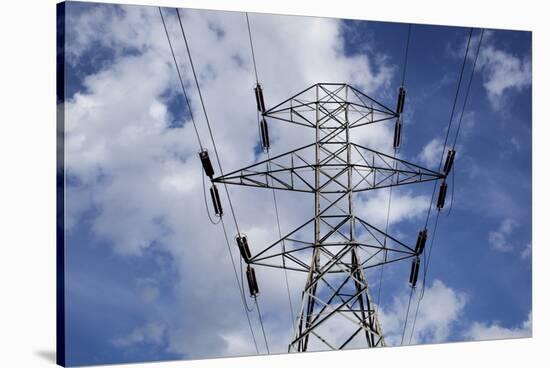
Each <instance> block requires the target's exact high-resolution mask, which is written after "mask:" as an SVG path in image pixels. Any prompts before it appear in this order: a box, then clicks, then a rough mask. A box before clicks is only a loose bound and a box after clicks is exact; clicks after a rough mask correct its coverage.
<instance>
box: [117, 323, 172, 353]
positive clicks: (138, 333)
mask: <svg viewBox="0 0 550 368" xmlns="http://www.w3.org/2000/svg"><path fill="white" fill-rule="evenodd" d="M165 332H166V326H165V325H164V324H162V323H159V322H149V323H147V324H145V325H143V326H140V327H136V328H135V329H133V330H132V331H131V332H130V333H129V334H128V335H126V336H122V337H118V338H116V339H113V340H112V341H111V342H112V344H113V345H114V346H117V347H122V348H124V347H128V346H131V345H136V344H154V345H160V344H161V343H162V340H163V338H164V336H165Z"/></svg>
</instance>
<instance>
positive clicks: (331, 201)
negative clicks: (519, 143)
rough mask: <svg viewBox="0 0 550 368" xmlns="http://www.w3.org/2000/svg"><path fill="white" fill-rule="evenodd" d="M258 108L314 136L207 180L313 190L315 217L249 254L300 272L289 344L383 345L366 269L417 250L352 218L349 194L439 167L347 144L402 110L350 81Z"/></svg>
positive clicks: (433, 176) (296, 347)
mask: <svg viewBox="0 0 550 368" xmlns="http://www.w3.org/2000/svg"><path fill="white" fill-rule="evenodd" d="M263 116H264V117H265V118H268V119H270V120H280V121H284V122H288V123H291V124H297V125H300V126H304V127H309V128H311V129H312V130H313V131H314V134H315V142H314V143H312V144H308V145H305V146H303V147H299V148H297V149H294V150H292V151H289V152H287V153H284V154H282V155H278V156H275V157H272V158H271V159H269V160H265V161H261V162H258V163H255V164H253V165H250V166H248V167H245V168H242V169H239V170H236V171H234V172H230V173H227V174H225V175H223V176H220V177H217V178H214V180H213V181H214V182H220V183H227V184H235V185H243V186H251V187H260V188H273V189H278V190H289V191H301V192H311V193H313V194H314V216H313V217H312V218H311V219H309V220H308V221H306V222H305V223H304V224H302V225H300V226H298V227H297V228H295V229H294V230H292V231H291V232H289V233H288V234H286V235H284V236H283V237H282V238H281V239H279V240H278V241H276V242H275V243H273V244H270V245H268V246H266V247H263V248H261V249H259V250H256V249H253V251H252V256H251V257H250V260H249V263H250V264H253V265H258V266H267V267H276V268H283V269H287V270H293V271H301V272H305V273H307V278H306V284H305V286H304V290H303V292H302V301H301V306H300V310H299V313H298V316H297V323H296V328H295V333H294V337H293V339H292V340H291V342H290V344H289V351H306V350H312V349H316V348H317V347H328V348H330V349H343V348H345V347H346V346H352V345H353V346H365V345H366V346H368V347H378V346H384V344H385V343H384V336H383V333H382V329H381V326H380V323H379V322H378V317H377V306H376V305H374V304H373V299H372V298H371V297H370V295H369V287H368V281H367V279H366V276H365V270H367V269H369V268H372V267H376V266H380V265H383V264H388V263H392V262H397V261H400V260H404V259H408V258H411V257H417V256H418V254H417V253H415V249H414V247H411V246H408V245H406V244H404V243H403V242H401V241H399V240H397V239H396V238H394V237H392V236H390V235H389V234H386V233H385V232H384V231H383V230H381V229H379V228H377V227H375V226H373V225H371V224H369V223H368V222H367V221H365V220H363V219H361V218H360V217H359V216H357V215H356V214H355V212H354V208H353V202H354V193H355V192H361V191H368V190H373V189H379V188H385V187H390V186H397V185H406V184H413V183H419V182H427V181H433V180H438V179H442V178H444V175H443V174H440V173H438V172H435V171H432V170H429V169H426V168H423V167H421V166H418V165H415V164H413V163H410V162H407V161H405V160H401V159H398V158H396V157H392V156H389V155H386V154H383V153H381V152H378V151H376V150H372V149H369V148H366V147H363V146H361V145H359V144H356V143H354V142H352V140H351V133H352V130H353V129H354V128H357V127H362V126H367V125H370V124H374V123H377V122H383V121H395V119H398V118H399V115H398V114H397V113H396V112H394V111H392V110H391V109H390V108H388V107H386V106H384V105H383V104H381V103H379V102H378V101H376V100H374V99H372V98H371V97H369V96H367V95H365V94H363V93H362V92H360V91H358V90H357V89H355V88H354V87H352V86H350V85H347V84H336V83H319V84H315V85H313V86H311V87H309V88H307V89H305V90H303V91H301V92H300V93H298V94H296V95H294V96H292V97H291V98H289V99H287V100H285V101H283V102H281V103H280V104H278V105H276V106H274V107H272V108H271V109H269V110H267V111H266V112H265V113H264V114H263ZM254 250H256V251H255V252H254ZM312 342H315V344H317V345H316V346H311V344H312Z"/></svg>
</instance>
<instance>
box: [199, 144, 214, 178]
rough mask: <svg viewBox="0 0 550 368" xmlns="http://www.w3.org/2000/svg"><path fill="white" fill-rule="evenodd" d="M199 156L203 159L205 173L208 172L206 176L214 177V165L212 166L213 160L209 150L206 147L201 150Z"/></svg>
mask: <svg viewBox="0 0 550 368" xmlns="http://www.w3.org/2000/svg"><path fill="white" fill-rule="evenodd" d="M199 157H200V159H201V163H202V168H203V169H204V173H205V174H206V176H208V177H209V178H210V179H212V177H213V176H214V167H212V162H211V161H210V157H209V156H208V151H207V150H205V149H204V150H202V151H200V152H199Z"/></svg>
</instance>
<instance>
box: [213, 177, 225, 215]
mask: <svg viewBox="0 0 550 368" xmlns="http://www.w3.org/2000/svg"><path fill="white" fill-rule="evenodd" d="M210 196H211V197H212V204H213V206H214V212H215V213H216V216H218V217H221V216H223V208H222V202H221V200H220V193H219V192H218V187H216V184H214V183H212V186H211V187H210Z"/></svg>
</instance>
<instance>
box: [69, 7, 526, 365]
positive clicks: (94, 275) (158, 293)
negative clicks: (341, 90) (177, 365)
mask: <svg viewBox="0 0 550 368" xmlns="http://www.w3.org/2000/svg"><path fill="white" fill-rule="evenodd" d="M165 14H166V17H167V23H168V26H169V31H170V34H171V36H172V37H173V39H174V40H175V41H174V42H176V44H175V46H176V52H177V56H178V60H179V61H180V63H181V67H182V70H183V74H184V80H185V84H186V87H187V88H188V93H189V95H190V98H191V106H192V109H193V112H194V115H195V116H197V120H198V121H197V122H198V125H199V132H200V134H201V136H202V137H203V139H204V140H205V141H206V137H207V132H206V128H205V125H204V121H203V120H202V118H201V114H200V110H199V107H200V105H199V101H198V99H197V93H196V92H197V91H196V90H195V89H194V88H193V85H192V83H191V81H192V79H191V75H190V71H189V68H188V64H187V63H186V62H187V59H186V54H185V53H184V49H183V45H182V42H181V39H180V38H179V37H180V36H179V34H178V33H177V32H178V28H177V20H176V19H175V18H174V12H173V11H172V10H168V9H167V10H166V13H165ZM183 16H184V17H183V21H184V22H186V23H185V24H186V28H187V29H188V33H189V38H190V43H191V47H192V50H193V55H194V57H195V58H196V63H197V64H196V67H197V69H198V72H199V77H200V78H201V84H202V86H203V93H204V94H205V98H206V104H207V108H208V110H209V115H210V117H211V121H212V124H213V126H214V128H215V129H214V131H215V135H216V139H217V142H223V143H219V145H220V147H219V148H220V151H221V152H222V164H223V165H224V168H225V169H226V170H230V169H237V168H239V167H241V166H244V165H246V164H248V163H251V162H252V161H254V160H260V159H262V157H261V155H258V152H256V151H255V149H254V148H255V147H256V145H257V141H256V140H257V131H256V129H257V128H256V126H255V110H254V105H255V101H254V98H253V93H252V87H253V85H254V80H253V71H252V65H251V60H250V53H249V49H248V39H247V37H248V34H247V33H246V22H245V18H244V15H243V14H240V13H224V12H212V11H187V10H186V11H184V12H183ZM250 20H251V25H252V30H253V35H254V39H255V46H256V53H257V62H258V69H259V70H258V72H259V75H260V80H261V82H262V83H263V85H264V89H265V94H266V100H267V105H268V106H270V105H273V104H275V103H278V102H280V101H282V100H283V99H284V98H286V97H288V96H290V95H291V94H293V93H295V92H297V91H299V90H301V89H303V88H305V87H307V86H308V85H310V84H312V83H315V82H319V81H338V82H347V83H350V84H353V85H355V86H357V87H358V88H359V89H361V90H364V91H365V92H366V93H367V94H369V95H372V96H373V97H374V98H377V99H379V100H381V101H382V102H384V103H385V104H386V105H389V106H393V105H394V103H395V97H396V90H397V88H398V87H399V83H400V77H401V68H402V66H403V52H404V46H405V38H406V32H407V25H404V24H398V23H382V22H370V21H365V22H363V21H337V20H329V19H316V18H300V17H287V16H271V15H258V14H251V15H250ZM66 21H67V25H66V32H67V44H66V49H67V59H66V82H67V88H66V90H67V96H66V106H65V108H66V115H65V116H66V135H65V144H66V146H65V147H66V152H65V158H66V161H67V173H66V185H67V197H66V200H67V202H66V214H65V215H66V224H67V237H66V239H67V243H66V260H67V262H66V274H67V284H66V302H67V331H66V332H67V339H66V341H67V362H68V364H70V365H83V364H102V363H122V362H136V361H152V360H167V359H182V358H201V357H217V356H228V355H248V354H252V353H254V352H253V351H252V350H250V346H251V340H250V334H249V332H248V326H247V325H246V319H245V316H244V314H243V312H242V309H241V306H240V304H239V299H238V296H237V289H236V287H235V283H234V280H233V278H232V277H233V276H232V270H231V268H230V264H229V260H228V256H227V253H226V250H225V249H224V244H223V234H222V232H221V230H220V229H219V228H217V227H215V226H212V225H210V224H209V222H208V219H207V218H206V213H205V209H204V203H203V199H202V183H201V180H200V173H201V171H200V170H201V168H200V166H199V163H198V159H197V158H196V152H197V151H198V145H197V142H196V140H195V139H196V138H195V137H194V135H193V134H194V133H193V130H192V127H191V125H190V124H189V121H188V120H189V114H188V111H187V109H186V108H184V107H183V104H182V100H181V97H182V96H181V92H180V90H179V85H178V84H177V79H176V78H177V75H176V74H175V70H174V69H173V66H172V60H171V55H170V54H169V50H168V46H167V43H166V38H165V35H164V30H163V29H162V24H161V21H160V17H159V14H158V10H157V9H156V8H154V7H136V6H124V7H121V6H112V5H97V4H86V3H67V11H66ZM478 34H479V30H476V31H475V32H474V35H475V36H476V37H477V36H478ZM467 35H468V29H466V28H458V27H442V26H427V25H414V26H413V27H412V34H411V44H410V51H409V62H408V67H407V75H406V83H405V84H406V88H407V102H406V109H405V124H406V125H405V131H404V134H405V136H404V141H403V147H402V149H401V152H400V155H401V156H402V157H404V158H405V159H407V160H410V161H413V162H418V163H420V164H422V165H424V166H426V167H429V168H436V167H437V161H438V158H439V156H438V155H437V152H440V151H437V149H441V145H442V144H441V142H442V139H443V137H444V134H445V131H446V126H447V123H448V119H449V114H450V110H451V105H452V99H453V97H454V93H455V90H456V84H457V79H458V73H459V68H460V65H461V62H462V56H463V52H464V47H465V44H466V40H467ZM477 40H478V39H477V38H475V37H474V40H473V41H474V43H473V45H474V46H477ZM474 50H475V48H474ZM472 55H473V53H472ZM530 60H531V34H530V33H529V32H519V31H504V30H490V31H487V32H486V34H485V38H484V43H483V46H482V50H481V53H480V59H479V65H478V71H477V72H476V75H475V78H474V82H473V85H472V89H471V92H470V97H469V102H468V106H467V109H466V112H465V119H464V122H463V128H462V130H461V135H460V138H459V144H458V154H457V160H456V169H455V178H454V182H455V189H454V205H453V210H452V212H451V214H450V215H449V216H447V215H446V213H443V214H442V216H441V219H440V223H439V228H438V232H437V237H436V240H435V245H434V250H433V252H434V253H433V259H432V262H431V266H430V269H429V275H428V280H427V286H428V289H427V291H426V297H425V299H424V300H423V304H422V307H421V312H420V314H419V321H418V326H417V327H418V328H417V330H416V332H415V337H414V342H415V343H433V342H446V341H464V340H472V339H476V340H481V339H488V338H499V337H500V338H506V337H517V336H530V334H531V325H530V314H531V258H530V257H531V256H530V244H531V177H532V171H531V66H530V63H531V61H530ZM471 61H472V60H470V63H469V65H468V66H467V68H466V76H469V73H470V68H471ZM460 98H461V99H462V98H463V94H461V96H460ZM461 99H459V105H458V106H462V103H461V101H462V100H461ZM455 124H456V121H455ZM455 126H456V125H455ZM298 132H301V131H300V130H293V128H292V127H288V126H285V125H282V126H276V127H274V128H273V130H272V134H273V141H274V144H273V150H274V151H275V152H284V151H286V150H288V149H289V148H291V147H294V146H298V145H303V144H305V143H307V142H309V141H307V142H304V140H305V139H309V138H308V137H306V136H304V135H303V134H301V133H300V134H298ZM391 135H392V127H391V126H389V125H388V126H382V125H381V126H379V127H374V128H372V129H370V127H369V128H366V129H365V130H364V131H362V132H361V136H360V137H359V139H360V140H361V143H364V144H365V145H369V146H372V147H375V148H377V149H382V150H386V151H388V148H389V147H390V146H391ZM434 157H435V158H436V159H435V160H434ZM431 188H432V187H431V185H423V186H418V187H415V188H404V189H400V190H397V191H396V192H395V207H394V209H393V211H392V216H393V217H392V225H391V229H392V232H393V233H397V234H399V235H402V237H403V238H404V239H407V240H408V241H409V243H410V242H414V240H415V237H416V232H417V231H418V230H419V229H420V228H421V226H422V220H423V218H424V217H425V211H424V210H425V208H426V206H427V204H426V203H425V198H426V195H429V194H430V193H431V192H430V191H431ZM231 194H232V198H234V201H235V203H236V211H237V214H238V216H239V218H240V221H242V224H243V225H242V226H243V227H244V228H245V230H246V232H247V234H248V235H249V237H250V238H251V239H252V240H253V241H254V243H258V244H261V243H262V241H263V242H267V241H270V240H271V241H273V240H274V237H276V234H275V230H274V229H272V227H273V213H272V212H273V211H272V209H271V207H270V205H269V202H268V200H270V198H269V196H266V194H268V193H263V192H261V191H258V190H246V189H241V188H232V189H231ZM279 199H280V202H281V214H282V218H283V224H282V225H283V228H284V229H286V230H290V229H292V227H293V225H296V224H297V223H299V221H300V219H303V218H305V217H304V216H307V215H308V212H307V211H305V210H303V209H302V208H301V207H304V208H306V209H307V206H300V204H302V203H304V204H305V203H309V202H307V201H308V200H309V199H308V198H307V197H306V196H300V197H299V199H296V197H292V196H291V195H289V194H281V195H280V197H279ZM383 199H384V196H383V194H376V193H368V194H367V195H365V196H364V197H362V198H361V203H362V205H364V206H365V209H366V210H368V211H375V212H376V213H372V216H373V217H374V218H377V217H380V214H384V213H385V211H384V209H385V206H383V203H384V201H383ZM258 203H268V204H266V205H261V206H259V205H258ZM369 213H371V212H369ZM233 231H234V230H233V229H230V232H233ZM258 246H259V245H258ZM408 271H409V263H408V262H405V263H404V264H402V265H396V266H395V267H393V266H392V267H391V269H390V267H388V269H387V270H386V271H385V272H386V274H385V279H384V285H383V294H382V305H381V310H382V312H381V314H382V315H383V316H382V317H383V318H382V327H383V329H384V331H385V332H386V333H387V335H388V337H389V341H390V342H391V341H392V339H395V337H396V336H400V333H401V328H402V319H403V313H402V312H403V302H404V301H405V302H406V298H407V297H408V289H407V285H406V282H407V277H408ZM256 272H257V273H258V278H259V282H260V289H261V290H262V294H261V296H260V298H259V301H260V303H262V308H263V311H264V317H265V323H266V327H267V332H268V339H269V340H270V342H271V343H272V344H273V345H272V346H271V348H272V351H281V352H282V351H285V349H286V343H287V342H288V340H289V339H290V335H291V333H292V331H291V328H290V326H288V325H289V322H288V321H289V316H288V306H287V305H286V304H285V301H286V299H285V298H284V297H285V296H286V291H285V290H284V289H283V288H282V283H283V280H284V279H283V275H282V274H281V273H269V272H270V271H265V270H261V269H258V270H256ZM272 276H273V277H272ZM372 277H374V278H375V277H376V274H373V275H372ZM303 282H304V281H303V279H302V278H301V276H291V286H292V295H293V297H294V304H295V305H296V304H298V302H299V292H300V288H301V287H302V286H303ZM371 282H372V284H373V285H376V282H377V281H376V279H374V280H372V281H371ZM251 318H253V326H254V328H255V331H256V336H257V337H258V338H259V336H260V330H259V325H258V322H257V320H255V315H254V314H251ZM199 330H200V331H199Z"/></svg>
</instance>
